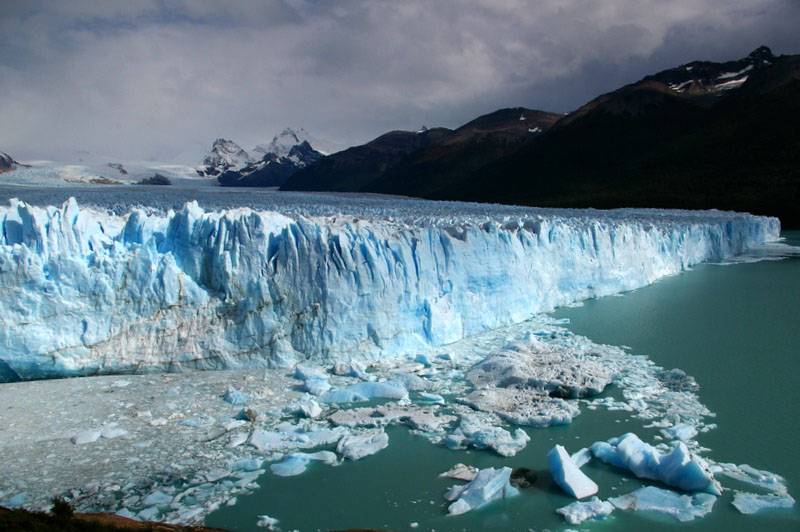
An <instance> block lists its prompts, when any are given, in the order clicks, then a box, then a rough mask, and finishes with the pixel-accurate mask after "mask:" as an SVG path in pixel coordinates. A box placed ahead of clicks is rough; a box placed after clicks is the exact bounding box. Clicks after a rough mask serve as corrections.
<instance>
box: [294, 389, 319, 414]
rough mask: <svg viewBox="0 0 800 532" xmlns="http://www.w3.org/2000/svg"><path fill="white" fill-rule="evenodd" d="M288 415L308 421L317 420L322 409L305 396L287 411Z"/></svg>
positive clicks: (308, 396) (309, 397) (314, 401)
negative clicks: (304, 418)
mask: <svg viewBox="0 0 800 532" xmlns="http://www.w3.org/2000/svg"><path fill="white" fill-rule="evenodd" d="M287 410H288V412H289V414H291V415H293V416H299V417H307V418H310V419H313V418H317V417H319V416H320V415H321V414H322V407H321V406H320V405H319V403H318V402H317V401H316V400H315V399H313V398H312V397H311V396H310V395H308V394H306V395H304V396H303V397H301V398H300V400H299V401H298V402H296V403H294V404H293V405H291V406H290V407H289V408H288V409H287Z"/></svg>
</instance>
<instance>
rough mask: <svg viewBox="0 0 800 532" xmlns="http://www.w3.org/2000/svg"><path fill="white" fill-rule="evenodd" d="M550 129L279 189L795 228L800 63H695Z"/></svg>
mask: <svg viewBox="0 0 800 532" xmlns="http://www.w3.org/2000/svg"><path fill="white" fill-rule="evenodd" d="M512 109H514V108H512ZM500 111H503V110H500ZM500 111H496V112H495V113H498V112H500ZM492 114H494V113H490V114H489V115H484V117H488V116H491V115H492ZM542 116H544V117H547V116H550V115H548V114H547V113H545V114H543V115H542ZM484 117H479V118H484ZM476 120H477V119H476ZM548 120H552V123H550V124H549V125H548V124H545V126H547V127H543V128H542V131H541V132H539V134H537V135H534V136H533V137H532V138H530V139H524V140H517V142H518V144H514V142H506V143H505V144H504V142H503V141H501V140H500V139H501V135H500V133H499V132H495V133H494V134H493V135H487V136H486V137H482V138H481V137H480V136H478V137H477V140H476V138H472V139H464V140H462V141H460V142H459V141H453V142H452V145H451V146H449V147H448V145H447V141H446V140H444V139H445V138H451V139H455V138H456V133H455V132H458V131H459V130H460V129H461V128H457V129H456V130H453V131H451V132H450V133H448V134H447V135H444V136H443V138H440V139H437V141H435V142H431V143H429V144H428V145H426V146H418V147H415V148H414V149H412V150H410V151H409V152H408V153H406V154H403V155H402V156H401V157H397V158H396V159H394V160H392V161H391V164H389V165H387V166H386V167H384V168H379V170H380V171H377V172H376V171H375V168H374V167H375V165H374V164H373V165H372V167H373V168H372V169H371V170H369V171H363V170H364V169H365V167H366V166H369V164H366V165H365V164H364V163H363V162H362V165H361V166H360V167H359V166H358V165H357V164H353V165H351V166H350V167H349V168H346V169H343V168H340V170H347V171H339V172H338V173H335V174H333V175H332V174H331V173H330V172H324V171H323V170H324V169H329V168H330V167H331V166H334V165H332V163H331V162H330V161H327V159H329V158H325V159H321V160H320V161H319V162H318V163H317V164H315V165H311V166H310V167H308V168H306V169H304V170H303V171H302V172H299V173H298V174H296V175H295V176H294V178H290V179H289V181H287V183H286V185H284V187H282V189H285V190H293V189H295V190H339V191H352V192H377V193H393V194H402V195H407V196H416V197H423V198H429V199H444V200H467V201H478V202H499V203H514V204H523V205H536V206H551V207H557V206H560V207H596V208H613V207H664V208H693V209H709V208H717V209H725V210H742V211H749V212H753V213H756V214H768V215H775V216H778V217H780V218H781V220H782V221H783V223H784V225H785V226H786V227H800V215H798V213H797V210H798V209H797V208H796V205H797V202H798V201H800V132H798V131H797V128H796V127H794V125H793V124H796V123H797V122H798V121H800V56H798V55H782V56H775V55H773V54H772V52H771V50H770V49H769V48H767V47H765V46H762V47H759V48H756V49H755V50H754V51H753V52H751V53H750V54H749V55H748V56H746V57H744V58H742V59H737V60H733V61H725V62H720V63H715V62H711V61H692V62H690V63H686V64H684V65H680V66H678V67H674V68H671V69H666V70H663V71H661V72H658V73H656V74H652V75H649V76H645V77H643V78H642V79H640V80H639V81H637V82H634V83H631V84H628V85H625V86H623V87H620V88H619V89H617V90H615V91H611V92H609V93H606V94H603V95H600V96H598V97H596V98H594V99H592V100H591V101H589V102H587V103H586V104H584V105H583V106H581V107H579V108H578V109H576V110H575V111H573V112H571V113H567V114H565V115H563V116H559V117H558V118H556V119H554V120H553V119H552V117H550V118H548ZM468 124H469V123H468ZM468 124H465V125H464V126H462V128H463V127H466V126H467V125H468ZM379 138H380V137H379ZM376 140H377V139H376ZM372 142H375V141H372ZM369 144H370V143H367V144H366V145H364V146H368V145H369ZM359 148H362V147H355V148H351V149H359ZM367 163H369V161H367ZM370 164H371V163H370ZM348 172H350V173H348ZM320 175H322V176H324V177H325V179H319V176H320ZM354 176H357V178H354ZM314 177H316V178H317V181H315V180H314V179H312V178H314ZM296 178H303V182H302V183H301V184H302V188H301V187H299V186H298V183H297V182H296V181H295V179H296Z"/></svg>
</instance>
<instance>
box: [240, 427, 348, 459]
mask: <svg viewBox="0 0 800 532" xmlns="http://www.w3.org/2000/svg"><path fill="white" fill-rule="evenodd" d="M275 428H276V429H277V430H262V429H259V430H254V431H253V433H252V434H251V435H250V438H249V439H248V440H247V442H248V443H249V444H250V445H252V446H253V447H255V448H256V449H258V450H259V451H260V452H262V453H265V452H286V451H290V450H293V449H310V448H312V447H316V446H318V445H328V444H331V443H336V442H338V441H339V440H340V439H341V438H342V436H343V435H344V433H345V429H343V428H340V427H336V428H334V429H326V428H312V427H306V426H301V425H292V424H291V423H281V424H279V425H278V426H277V427H275Z"/></svg>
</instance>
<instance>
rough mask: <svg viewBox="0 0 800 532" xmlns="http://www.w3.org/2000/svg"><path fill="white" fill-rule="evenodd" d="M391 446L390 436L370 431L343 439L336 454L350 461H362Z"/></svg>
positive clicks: (378, 431) (337, 447)
mask: <svg viewBox="0 0 800 532" xmlns="http://www.w3.org/2000/svg"><path fill="white" fill-rule="evenodd" d="M388 446H389V435H388V434H386V433H385V432H384V431H383V430H370V431H366V432H363V433H361V434H351V435H348V436H345V437H343V438H342V439H341V440H339V443H338V444H337V445H336V452H337V453H339V454H341V455H342V456H344V457H345V458H348V459H350V460H360V459H362V458H364V457H365V456H370V455H373V454H375V453H377V452H378V451H380V450H382V449H385V448H386V447H388Z"/></svg>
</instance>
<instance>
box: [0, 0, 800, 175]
mask: <svg viewBox="0 0 800 532" xmlns="http://www.w3.org/2000/svg"><path fill="white" fill-rule="evenodd" d="M798 15H800V5H798V2H794V1H792V0H786V1H781V0H778V1H772V2H764V1H751V0H730V1H718V0H693V1H688V0H677V1H674V2H669V3H666V2H658V1H655V0H651V1H643V0H616V1H609V2H587V1H583V0H561V1H555V0H544V1H538V2H527V1H522V0H502V1H499V0H485V1H484V0H464V1H461V2H455V1H452V2H451V1H441V2H438V1H437V2H428V1H422V0H405V1H403V2H396V1H375V2H362V1H342V2H315V1H312V0H285V1H280V0H275V1H273V2H260V1H252V2H244V1H242V2H212V1H210V0H209V1H207V2H189V1H177V0H153V1H143V2H106V1H94V2H93V1H89V0H85V1H82V2H66V1H65V2H55V3H51V2H31V1H28V2H8V3H6V5H4V8H3V10H2V12H0V95H2V98H0V116H2V117H3V120H2V122H0V149H3V150H7V151H10V152H12V153H14V154H15V155H17V156H19V157H46V156H50V157H59V156H67V155H68V154H69V153H70V152H71V151H72V150H75V149H88V150H91V151H94V152H99V153H106V154H110V155H115V156H118V157H124V158H147V157H158V158H173V159H174V158H180V157H181V156H182V157H184V158H186V159H187V160H186V161H185V162H194V159H196V158H198V157H199V156H200V153H201V152H202V149H203V147H205V146H206V145H208V144H210V142H211V140H213V138H215V137H217V136H226V137H230V138H233V139H235V140H237V142H240V143H241V144H243V145H244V146H245V147H246V148H249V147H252V145H254V144H255V143H257V142H260V141H263V140H266V139H268V138H270V137H271V136H272V135H273V134H275V133H276V132H278V131H279V130H281V129H282V128H283V127H285V126H287V125H289V126H301V127H305V128H306V129H307V130H309V131H310V132H311V133H312V134H314V135H315V136H317V137H322V138H330V139H331V140H338V141H341V142H345V143H356V142H363V141H366V140H368V139H369V138H371V137H374V136H376V135H378V134H380V133H382V132H384V131H387V130H389V129H401V128H402V129H410V128H417V127H419V126H420V125H423V124H425V125H428V126H434V125H445V126H449V127H453V126H457V125H460V124H461V123H463V122H466V121H467V120H469V119H471V118H473V117H475V116H477V115H478V114H481V113H486V112H490V111H492V110H494V109H496V108H499V107H507V106H517V105H524V106H527V107H535V108H542V109H547V110H554V111H566V110H570V109H573V108H574V107H576V106H578V105H580V104H582V103H583V102H585V101H586V100H588V99H590V98H591V97H593V96H595V95H597V94H600V93H602V92H606V91H608V90H612V89H614V88H616V87H618V86H620V85H622V84H624V83H630V82H632V81H635V80H637V79H639V78H641V77H642V76H644V75H646V74H648V73H652V72H655V71H657V70H660V69H663V68H668V67H671V66H675V65H677V64H680V63H684V62H687V61H690V60H694V59H714V60H722V59H729V58H735V57H740V56H742V55H744V54H746V53H748V52H749V51H750V50H752V49H753V48H755V47H756V46H759V45H761V44H767V45H769V46H772V47H773V49H774V50H775V51H776V52H778V53H780V52H783V53H797V52H800V37H798V36H797V35H796V34H797V32H796V28H795V27H794V23H793V21H796V20H800V16H798Z"/></svg>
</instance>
